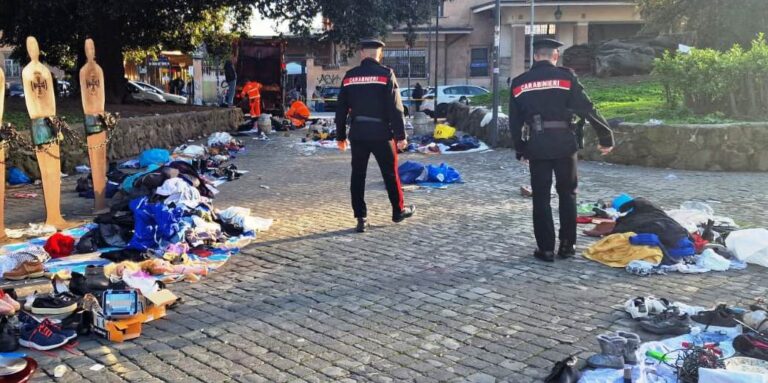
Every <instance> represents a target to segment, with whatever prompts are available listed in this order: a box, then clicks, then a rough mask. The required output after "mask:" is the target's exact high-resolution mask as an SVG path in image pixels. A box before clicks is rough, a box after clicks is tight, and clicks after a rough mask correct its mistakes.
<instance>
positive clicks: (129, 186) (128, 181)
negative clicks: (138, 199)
mask: <svg viewBox="0 0 768 383" xmlns="http://www.w3.org/2000/svg"><path fill="white" fill-rule="evenodd" d="M159 168H160V165H150V166H149V167H148V168H147V170H145V171H143V172H139V173H136V174H133V175H130V176H128V177H125V179H124V180H123V183H122V184H121V185H120V189H123V190H125V191H126V192H129V193H130V192H131V191H133V183H134V182H136V180H137V179H139V178H141V176H143V175H145V174H147V173H152V172H153V171H155V170H157V169H159Z"/></svg>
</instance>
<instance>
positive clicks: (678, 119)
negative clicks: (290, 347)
mask: <svg viewBox="0 0 768 383" xmlns="http://www.w3.org/2000/svg"><path fill="white" fill-rule="evenodd" d="M581 83H582V85H584V89H586V91H587V94H588V95H589V97H590V98H591V99H592V101H593V102H594V103H595V105H596V106H597V109H598V110H599V111H600V113H602V115H603V116H604V117H605V118H607V119H611V118H620V119H623V120H624V121H626V122H648V120H650V119H655V120H662V121H664V122H668V123H704V124H714V123H723V122H730V121H729V120H728V119H725V118H723V117H722V116H694V115H692V114H691V113H689V112H687V111H685V110H671V109H669V108H668V107H667V105H666V101H665V99H664V94H663V89H662V87H661V85H660V84H659V83H658V82H656V81H655V80H653V79H652V78H651V77H650V76H631V77H613V78H606V79H602V78H595V77H584V78H581ZM492 102H493V100H492V97H491V95H484V96H478V97H475V98H473V99H472V103H473V104H474V105H484V106H488V107H490V106H491V104H492ZM501 103H502V106H503V110H504V113H507V112H508V109H509V89H504V90H502V91H501Z"/></svg>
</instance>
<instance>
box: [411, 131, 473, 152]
mask: <svg viewBox="0 0 768 383" xmlns="http://www.w3.org/2000/svg"><path fill="white" fill-rule="evenodd" d="M487 149H488V146H487V145H485V144H484V143H483V142H481V141H480V140H479V139H478V138H477V137H474V136H470V135H468V134H464V135H462V136H461V137H457V136H452V137H449V138H435V137H434V136H414V137H411V138H410V143H409V144H408V148H407V151H409V152H411V153H424V154H430V153H434V154H445V153H453V152H469V151H472V152H474V151H481V150H487Z"/></svg>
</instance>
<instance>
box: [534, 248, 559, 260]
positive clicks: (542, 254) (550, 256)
mask: <svg viewBox="0 0 768 383" xmlns="http://www.w3.org/2000/svg"><path fill="white" fill-rule="evenodd" d="M533 256H534V257H536V259H539V260H542V261H544V262H554V261H555V252H554V251H541V250H538V249H537V250H536V251H534V252H533Z"/></svg>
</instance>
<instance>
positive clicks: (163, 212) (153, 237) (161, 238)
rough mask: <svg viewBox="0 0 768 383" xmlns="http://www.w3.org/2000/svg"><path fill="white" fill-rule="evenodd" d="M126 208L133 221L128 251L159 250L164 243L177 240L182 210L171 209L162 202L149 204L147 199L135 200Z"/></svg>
mask: <svg viewBox="0 0 768 383" xmlns="http://www.w3.org/2000/svg"><path fill="white" fill-rule="evenodd" d="M128 206H129V207H130V208H131V211H132V212H133V219H134V221H135V226H134V230H133V238H131V241H130V242H128V248H129V249H136V250H141V251H144V250H148V249H159V248H160V247H161V246H163V245H164V244H165V243H166V242H173V241H177V240H178V238H179V230H181V221H182V215H183V209H181V208H173V209H172V208H170V207H169V206H167V205H165V204H164V203H162V202H160V203H154V204H153V203H149V199H148V198H147V197H140V198H136V199H134V200H132V201H131V202H130V204H129V205H128Z"/></svg>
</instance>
